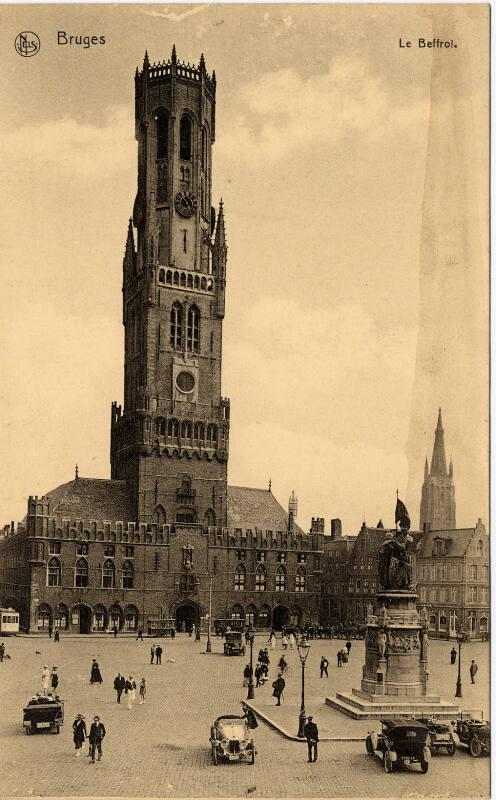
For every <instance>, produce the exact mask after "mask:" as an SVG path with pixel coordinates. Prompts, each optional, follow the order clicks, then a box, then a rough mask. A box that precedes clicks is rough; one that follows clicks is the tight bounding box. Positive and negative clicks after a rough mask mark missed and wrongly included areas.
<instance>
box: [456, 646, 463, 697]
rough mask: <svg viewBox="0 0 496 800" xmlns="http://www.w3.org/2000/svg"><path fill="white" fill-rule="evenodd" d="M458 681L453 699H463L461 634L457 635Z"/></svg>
mask: <svg viewBox="0 0 496 800" xmlns="http://www.w3.org/2000/svg"><path fill="white" fill-rule="evenodd" d="M457 638H458V679H457V681H456V692H455V697H463V694H462V641H463V633H462V632H461V631H460V633H459V634H458V637H457Z"/></svg>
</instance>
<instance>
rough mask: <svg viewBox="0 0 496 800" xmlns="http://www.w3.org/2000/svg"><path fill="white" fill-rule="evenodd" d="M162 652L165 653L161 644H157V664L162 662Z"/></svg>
mask: <svg viewBox="0 0 496 800" xmlns="http://www.w3.org/2000/svg"><path fill="white" fill-rule="evenodd" d="M162 653H163V650H162V648H161V646H160V645H159V644H158V645H157V646H156V648H155V663H156V664H161V663H162Z"/></svg>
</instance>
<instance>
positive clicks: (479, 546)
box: [476, 539, 484, 556]
mask: <svg viewBox="0 0 496 800" xmlns="http://www.w3.org/2000/svg"><path fill="white" fill-rule="evenodd" d="M476 552H477V555H478V556H482V555H483V554H484V545H483V543H482V539H479V541H478V542H477V551H476Z"/></svg>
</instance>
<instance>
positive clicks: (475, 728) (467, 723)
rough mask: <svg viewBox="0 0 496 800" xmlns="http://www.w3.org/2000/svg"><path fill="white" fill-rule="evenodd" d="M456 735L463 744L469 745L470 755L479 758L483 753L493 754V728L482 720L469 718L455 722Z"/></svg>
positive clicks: (461, 717) (461, 716)
mask: <svg viewBox="0 0 496 800" xmlns="http://www.w3.org/2000/svg"><path fill="white" fill-rule="evenodd" d="M452 724H453V726H454V729H455V733H456V734H457V736H458V739H459V740H460V742H461V744H466V745H468V749H469V750H470V754H471V755H472V756H474V758H478V757H479V756H480V755H481V754H482V753H490V752H491V726H490V724H489V722H484V720H482V719H472V718H471V717H469V716H466V717H465V719H464V718H463V714H461V715H460V719H457V720H455V721H453V723H452Z"/></svg>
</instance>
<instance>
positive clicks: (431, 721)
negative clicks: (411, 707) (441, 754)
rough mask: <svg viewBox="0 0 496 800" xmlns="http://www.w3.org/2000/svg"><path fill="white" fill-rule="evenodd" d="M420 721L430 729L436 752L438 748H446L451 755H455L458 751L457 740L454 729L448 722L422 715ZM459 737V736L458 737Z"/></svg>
mask: <svg viewBox="0 0 496 800" xmlns="http://www.w3.org/2000/svg"><path fill="white" fill-rule="evenodd" d="M419 722H421V723H422V725H425V727H426V728H427V729H428V731H429V734H430V737H431V750H432V751H433V752H434V753H435V752H436V750H442V749H443V748H446V752H447V754H448V755H449V756H454V755H455V752H456V742H455V736H454V735H453V731H452V729H451V727H450V725H448V724H447V723H446V722H441V720H438V719H436V717H435V716H432V717H421V718H420V719H419ZM456 738H458V737H456Z"/></svg>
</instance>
